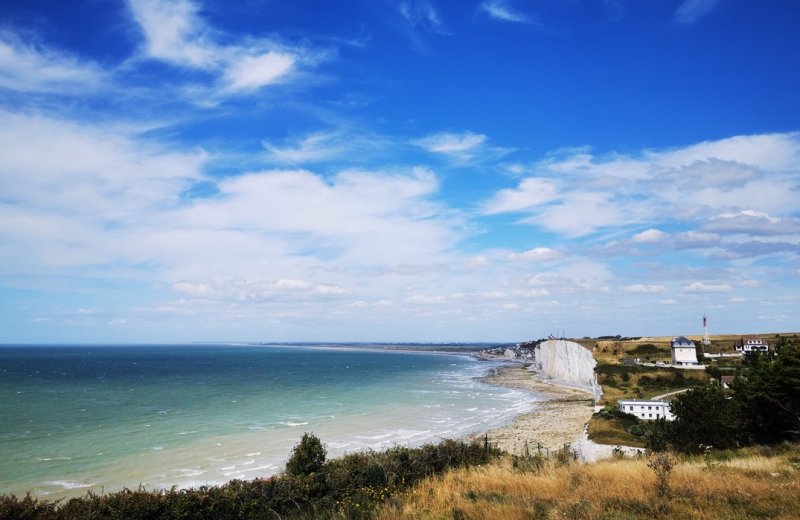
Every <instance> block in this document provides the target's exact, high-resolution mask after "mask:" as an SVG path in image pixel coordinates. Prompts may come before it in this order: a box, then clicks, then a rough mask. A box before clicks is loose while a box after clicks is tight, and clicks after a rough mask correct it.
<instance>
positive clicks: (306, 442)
mask: <svg viewBox="0 0 800 520" xmlns="http://www.w3.org/2000/svg"><path fill="white" fill-rule="evenodd" d="M326 455H327V452H326V451H325V447H324V446H323V445H322V441H320V440H319V437H317V436H316V435H314V434H313V433H304V434H303V438H302V439H300V442H299V443H298V444H297V446H295V447H294V449H293V450H292V455H291V456H290V457H289V460H288V461H287V462H286V473H287V474H288V475H291V476H295V477H303V476H307V475H311V474H313V473H316V472H318V471H319V470H320V469H322V465H323V464H325V456H326Z"/></svg>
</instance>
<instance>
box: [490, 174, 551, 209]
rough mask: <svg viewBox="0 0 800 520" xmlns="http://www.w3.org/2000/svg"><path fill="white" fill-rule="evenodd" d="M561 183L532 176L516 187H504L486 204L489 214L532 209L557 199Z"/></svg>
mask: <svg viewBox="0 0 800 520" xmlns="http://www.w3.org/2000/svg"><path fill="white" fill-rule="evenodd" d="M559 188H560V185H559V184H558V183H557V182H555V181H553V180H550V179H540V178H536V177H530V178H528V179H525V180H523V181H522V182H520V184H519V186H518V187H517V188H516V189H503V190H500V191H498V192H497V193H496V194H495V195H494V197H492V198H491V199H489V201H487V202H486V203H485V204H484V207H483V211H484V213H486V214H487V215H495V214H498V213H512V212H518V211H523V210H530V209H533V208H536V207H537V206H540V205H542V204H546V203H548V202H551V201H553V200H555V199H556V198H557V196H558V191H559Z"/></svg>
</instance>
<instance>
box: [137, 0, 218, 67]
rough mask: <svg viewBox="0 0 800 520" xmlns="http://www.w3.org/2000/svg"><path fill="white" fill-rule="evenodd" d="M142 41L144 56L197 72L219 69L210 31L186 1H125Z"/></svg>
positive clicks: (195, 6) (192, 3)
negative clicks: (143, 43) (142, 37)
mask: <svg viewBox="0 0 800 520" xmlns="http://www.w3.org/2000/svg"><path fill="white" fill-rule="evenodd" d="M128 3H129V5H130V9H131V12H132V14H133V16H134V18H135V19H136V21H137V22H138V24H139V26H140V27H141V28H142V31H143V33H144V36H145V40H146V51H147V54H148V55H149V56H151V57H153V58H156V59H160V60H164V61H168V62H171V63H175V64H177V65H183V66H189V67H196V68H200V69H209V68H214V67H217V66H218V65H219V60H220V56H219V48H218V47H217V45H216V44H215V43H214V42H213V41H212V36H211V32H212V31H211V30H210V29H209V28H208V27H206V25H205V24H204V23H203V21H202V19H201V18H200V16H199V15H198V11H199V8H198V6H197V4H195V3H194V2H191V1H189V0H129V2H128Z"/></svg>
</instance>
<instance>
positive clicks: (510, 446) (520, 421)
mask: <svg viewBox="0 0 800 520" xmlns="http://www.w3.org/2000/svg"><path fill="white" fill-rule="evenodd" d="M484 381H485V382H487V383H489V384H493V385H498V386H506V387H511V388H519V389H524V390H531V391H534V392H536V393H537V394H540V395H542V397H543V398H544V399H545V400H544V401H542V400H539V399H538V398H534V396H531V401H533V402H536V403H537V404H536V410H535V411H533V412H532V413H529V414H525V415H521V416H519V417H517V418H515V419H514V421H513V422H512V423H511V424H509V425H507V426H503V427H500V428H495V429H492V430H489V431H488V432H484V433H481V434H480V435H475V436H474V438H483V437H484V435H486V434H487V433H488V435H489V441H490V442H492V443H494V444H496V445H497V446H498V447H500V448H502V449H504V450H506V451H508V452H510V453H523V452H524V449H525V443H526V442H527V443H528V447H529V449H530V450H531V451H534V450H536V449H537V446H539V445H541V447H542V450H544V449H545V448H547V449H549V450H554V449H559V448H561V447H562V446H564V444H570V443H575V442H579V441H581V440H582V437H583V432H584V426H585V425H586V423H587V422H589V418H590V417H591V416H592V413H593V412H594V406H593V402H592V397H591V395H590V394H589V393H587V392H583V391H580V390H576V389H573V388H567V387H563V386H558V385H556V384H553V383H551V382H548V380H547V379H546V378H545V377H543V376H541V375H539V374H536V373H535V372H531V371H530V370H528V369H527V367H526V366H525V365H521V364H520V365H509V366H504V367H500V368H499V369H497V371H495V372H494V373H492V374H490V375H489V376H487V377H486V378H484Z"/></svg>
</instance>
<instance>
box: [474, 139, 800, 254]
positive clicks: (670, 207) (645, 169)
mask: <svg viewBox="0 0 800 520" xmlns="http://www.w3.org/2000/svg"><path fill="white" fill-rule="evenodd" d="M532 171H536V172H537V176H531V177H528V178H527V179H524V180H522V181H521V182H520V183H519V186H518V187H517V188H515V189H502V190H499V191H498V192H496V193H495V195H494V196H493V197H491V198H490V199H489V200H488V201H487V202H485V203H484V212H485V213H487V214H497V213H516V212H520V213H523V214H527V216H525V217H524V218H523V219H521V220H520V222H522V223H527V224H531V225H534V226H538V227H541V228H543V229H546V230H550V231H555V232H557V233H564V234H566V235H567V236H571V237H577V236H581V235H585V234H588V233H593V232H596V231H598V230H607V229H613V228H624V227H632V226H641V225H642V224H651V223H653V222H665V223H677V224H682V225H687V224H688V225H693V226H695V227H699V226H700V225H701V224H702V223H704V222H705V221H706V219H710V218H713V217H715V216H718V215H720V214H724V213H735V212H740V211H743V210H748V209H751V208H770V213H771V214H772V215H771V216H772V217H775V218H782V219H784V221H783V228H784V229H794V225H795V220H796V219H794V218H793V217H791V216H790V215H791V214H792V213H793V212H794V211H796V206H797V205H796V201H795V199H796V189H797V186H798V185H800V134H797V133H787V134H765V135H754V136H736V137H731V138H728V139H721V140H719V141H709V142H703V143H699V144H696V145H691V146H686V147H683V148H677V149H671V150H666V151H645V152H642V153H641V154H639V155H630V156H624V155H620V154H609V155H606V156H603V157H595V156H594V155H592V153H591V151H590V150H588V149H586V148H578V149H571V150H564V151H560V152H559V153H557V154H554V155H552V156H551V157H549V158H548V159H547V160H545V161H542V162H540V163H539V164H538V165H536V167H535V168H533V170H532ZM553 178H557V179H558V180H557V181H556V180H552V179H553ZM713 224H714V225H717V226H719V225H720V222H714V223H713ZM772 224H773V228H774V229H772V230H770V231H769V232H770V233H776V232H778V229H779V226H777V225H775V222H773V223H772ZM712 228H713V226H712ZM701 229H702V230H710V229H706V227H703V228H701ZM761 229H762V230H764V231H765V232H767V230H766V228H764V227H763V226H761ZM644 233H645V234H640V235H637V238H636V239H635V240H633V242H634V243H642V242H641V241H642V239H647V238H649V239H655V238H656V237H658V236H660V235H657V234H656V233H654V232H648V231H645V232H644ZM662 238H666V237H662ZM673 238H675V242H676V244H678V247H682V246H687V247H688V246H689V244H687V238H690V237H688V236H683V237H681V236H676V237H673ZM706 238H708V239H711V238H713V237H711V236H707V237H706ZM681 244H682V245H681ZM694 246H695V247H696V246H697V244H694Z"/></svg>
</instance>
